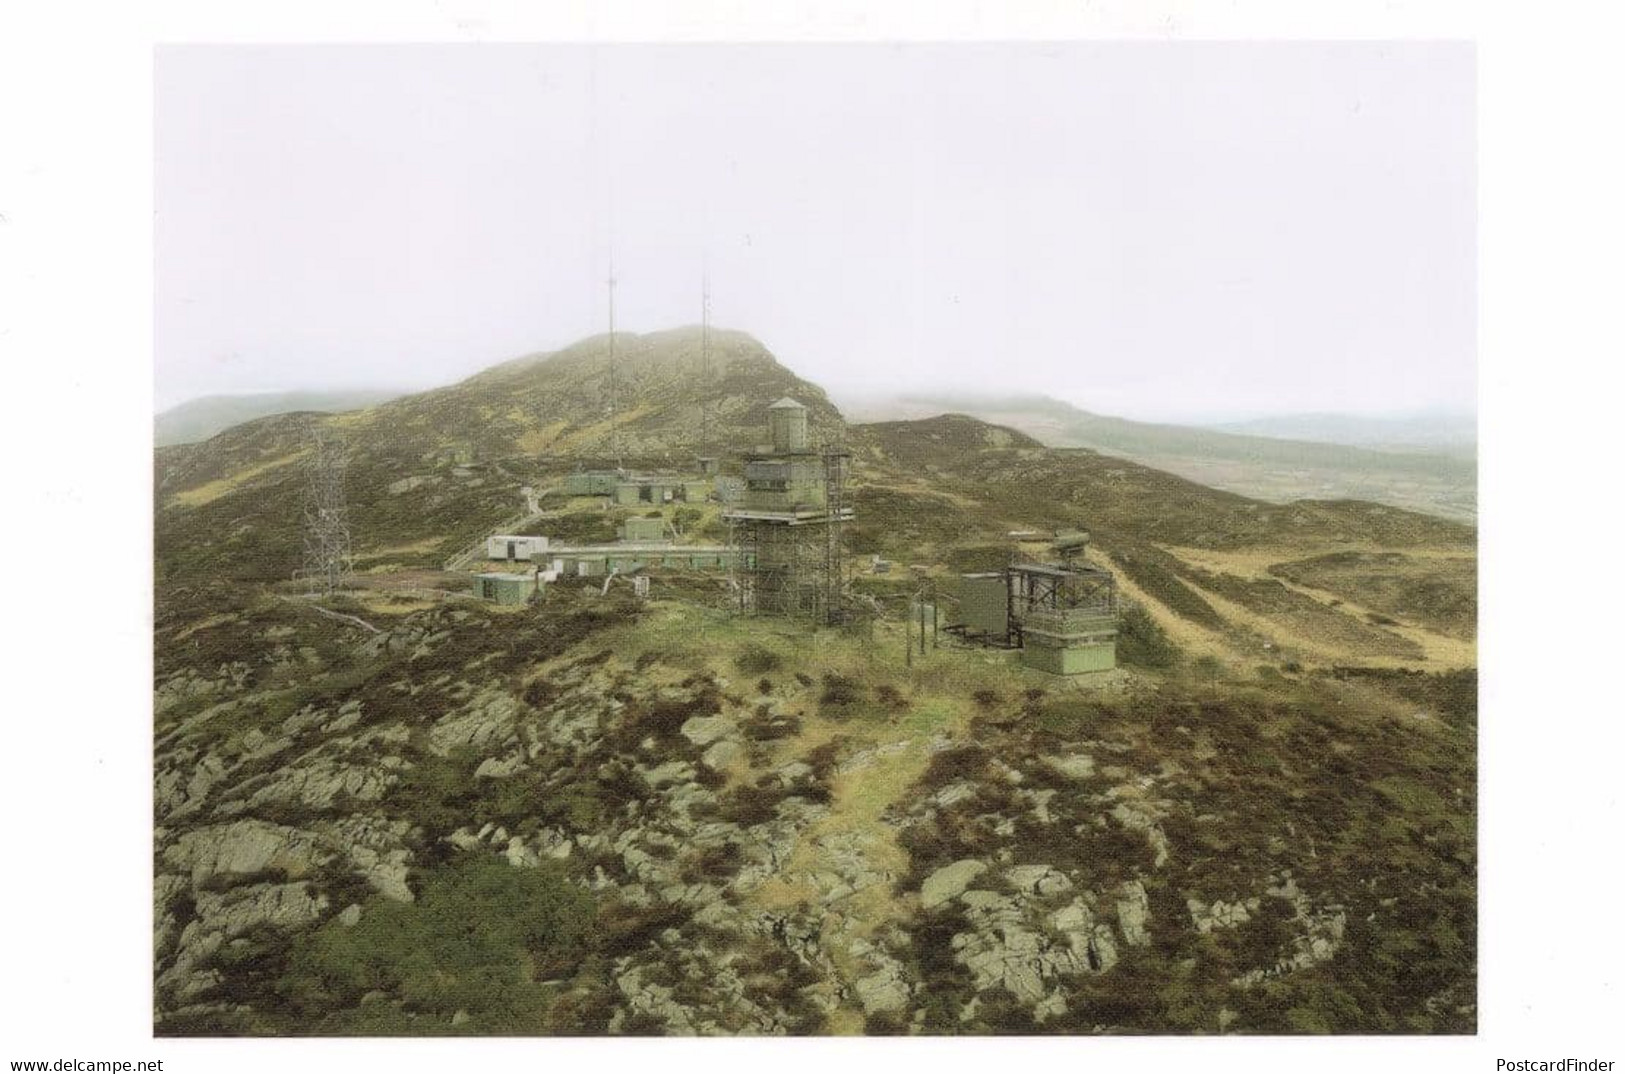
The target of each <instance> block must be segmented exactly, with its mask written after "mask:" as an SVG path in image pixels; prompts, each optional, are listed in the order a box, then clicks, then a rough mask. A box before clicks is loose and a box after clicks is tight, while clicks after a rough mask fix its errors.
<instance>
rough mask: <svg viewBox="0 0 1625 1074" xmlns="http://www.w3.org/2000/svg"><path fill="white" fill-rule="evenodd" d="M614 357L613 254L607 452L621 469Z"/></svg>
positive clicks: (612, 260)
mask: <svg viewBox="0 0 1625 1074" xmlns="http://www.w3.org/2000/svg"><path fill="white" fill-rule="evenodd" d="M616 366H617V362H616V355H615V254H614V252H613V251H611V253H610V255H609V450H610V453H611V454H613V455H614V456H615V469H617V470H619V469H620V468H621V425H620V418H621V385H620V378H619V375H618V370H617V368H616Z"/></svg>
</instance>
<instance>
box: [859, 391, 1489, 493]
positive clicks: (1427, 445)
mask: <svg viewBox="0 0 1625 1074" xmlns="http://www.w3.org/2000/svg"><path fill="white" fill-rule="evenodd" d="M836 401H837V402H838V403H839V404H840V406H841V408H842V411H843V412H844V413H845V414H846V415H847V416H848V418H850V419H851V420H853V421H860V422H866V421H887V420H917V419H920V418H927V417H932V416H935V415H939V414H947V413H959V414H967V415H970V416H971V417H975V418H978V419H981V420H982V421H987V422H992V423H995V424H999V425H1006V426H1009V427H1010V428H1013V429H1019V430H1020V431H1022V432H1024V433H1026V434H1027V435H1029V436H1031V437H1033V438H1035V439H1037V440H1039V441H1040V442H1042V443H1043V444H1045V445H1047V446H1049V447H1056V448H1068V447H1073V448H1089V449H1091V450H1094V451H1098V452H1101V453H1102V454H1106V455H1115V456H1118V457H1120V458H1124V459H1129V460H1132V461H1134V462H1137V463H1140V464H1142V465H1145V466H1150V467H1153V468H1155V469H1158V470H1166V471H1167V472H1169V473H1172V474H1178V475H1179V476H1180V477H1183V478H1186V479H1188V480H1191V481H1195V482H1197V483H1199V484H1203V485H1208V486H1210V487H1212V488H1217V489H1223V490H1224V491H1226V492H1234V493H1238V494H1240V495H1243V496H1249V497H1252V498H1255V499H1260V500H1267V501H1269V502H1271V503H1288V502H1291V501H1293V500H1340V499H1355V500H1369V501H1371V502H1373V503H1382V504H1387V505H1389V506H1392V507H1403V508H1405V509H1407V510H1412V511H1422V512H1425V513H1428V514H1432V515H1437V516H1439V517H1441V518H1449V519H1454V520H1457V521H1463V522H1471V521H1473V520H1474V519H1475V518H1476V517H1477V513H1478V499H1477V485H1478V463H1477V458H1476V449H1475V441H1474V438H1473V434H1472V430H1471V426H1470V424H1469V423H1468V422H1467V421H1466V420H1465V419H1462V418H1460V417H1456V418H1452V419H1449V420H1447V421H1444V422H1436V423H1434V424H1432V425H1429V424H1427V423H1426V422H1424V421H1421V420H1415V419H1394V420H1383V419H1359V418H1350V417H1348V416H1346V415H1298V416H1283V417H1280V418H1265V419H1258V420H1256V421H1251V422H1242V423H1236V424H1233V425H1224V426H1217V427H1200V426H1193V425H1174V424H1164V423H1155V422H1141V421H1131V420H1129V419H1126V418H1116V417H1110V416H1107V415H1103V414H1095V413H1092V412H1090V411H1087V410H1082V409H1079V408H1078V407H1074V406H1072V405H1070V404H1068V403H1064V402H1061V401H1059V400H1056V399H1051V398H1049V397H1047V396H1042V395H1011V396H997V395H973V394H962V395H953V394H899V395H893V396H862V395H856V394H853V395H842V396H838V397H837V399H836ZM1390 438H1391V439H1390Z"/></svg>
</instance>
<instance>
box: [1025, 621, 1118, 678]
mask: <svg viewBox="0 0 1625 1074" xmlns="http://www.w3.org/2000/svg"><path fill="white" fill-rule="evenodd" d="M1021 662H1022V663H1023V664H1025V665H1026V666H1028V667H1030V668H1037V669H1038V670H1039V671H1047V672H1049V673H1050V674H1051V675H1083V674H1086V673H1088V672H1091V671H1110V670H1111V669H1112V668H1114V667H1116V666H1117V615H1116V613H1115V612H1105V611H1101V610H1099V609H1085V608H1076V609H1064V610H1058V611H1052V610H1044V611H1034V612H1029V613H1028V614H1027V615H1025V616H1024V617H1023V618H1022V621H1021Z"/></svg>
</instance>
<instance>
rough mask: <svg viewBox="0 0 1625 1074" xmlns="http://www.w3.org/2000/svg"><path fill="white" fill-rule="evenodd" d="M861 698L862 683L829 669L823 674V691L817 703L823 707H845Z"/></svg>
mask: <svg viewBox="0 0 1625 1074" xmlns="http://www.w3.org/2000/svg"><path fill="white" fill-rule="evenodd" d="M861 700H863V684H862V683H860V682H858V681H857V680H856V679H853V678H851V677H849V676H846V675H842V674H840V673H839V672H835V671H831V672H828V673H826V674H825V675H824V692H823V693H821V694H820V695H819V696H818V703H819V704H820V705H822V706H824V707H825V708H845V707H847V706H849V705H854V704H856V703H857V702H859V701H861Z"/></svg>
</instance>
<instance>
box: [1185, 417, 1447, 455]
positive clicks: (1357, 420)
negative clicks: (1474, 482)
mask: <svg viewBox="0 0 1625 1074" xmlns="http://www.w3.org/2000/svg"><path fill="white" fill-rule="evenodd" d="M1207 428H1210V429H1214V430H1217V431H1219V432H1226V433H1238V434H1241V435H1245V436H1267V437H1272V438H1275V439H1281V440H1314V441H1319V442H1321V443H1326V444H1346V445H1348V446H1350V447H1366V448H1375V449H1377V450H1381V451H1395V450H1409V451H1429V452H1441V453H1444V454H1449V455H1455V456H1458V457H1471V456H1472V455H1473V453H1474V452H1475V451H1476V448H1477V445H1478V418H1477V416H1476V415H1473V414H1463V413H1451V412H1438V413H1430V414H1414V415H1403V416H1396V417H1382V416H1377V417H1370V416H1365V415H1360V414H1280V415H1275V416H1272V417H1267V418H1254V419H1252V420H1250V421H1232V422H1219V423H1216V424H1212V425H1208V426H1207Z"/></svg>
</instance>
